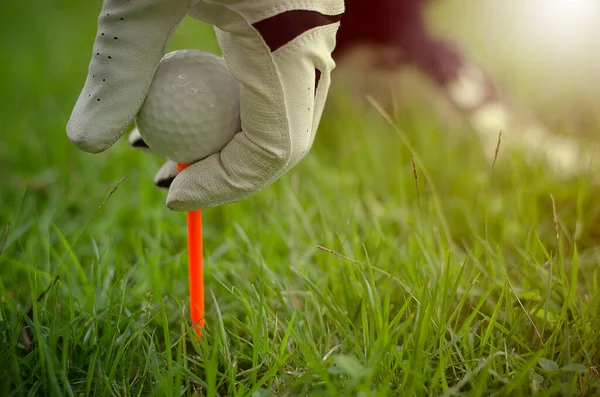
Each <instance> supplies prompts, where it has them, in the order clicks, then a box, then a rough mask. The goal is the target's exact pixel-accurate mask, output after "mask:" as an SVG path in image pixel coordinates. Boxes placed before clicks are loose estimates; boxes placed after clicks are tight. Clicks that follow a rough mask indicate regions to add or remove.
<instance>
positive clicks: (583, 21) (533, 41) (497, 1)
mask: <svg viewBox="0 0 600 397" xmlns="http://www.w3.org/2000/svg"><path fill="white" fill-rule="evenodd" d="M429 17H430V20H431V24H432V27H433V28H434V30H436V31H437V32H439V33H440V34H441V35H443V36H446V37H451V38H454V39H455V40H456V42H458V43H460V45H461V46H462V49H463V50H464V51H465V52H466V53H467V54H468V55H469V57H470V58H471V59H472V60H473V61H475V62H476V63H477V64H478V65H481V66H482V68H483V69H485V71H486V72H488V73H489V74H490V75H491V76H492V77H493V79H494V80H495V81H496V83H497V84H498V86H499V87H500V88H501V89H503V90H506V91H507V92H509V93H511V94H512V95H514V96H515V97H517V98H518V99H519V100H520V101H521V102H523V103H524V104H526V105H527V106H530V107H532V109H533V110H534V111H535V112H536V113H537V114H539V115H540V116H541V117H542V118H543V120H544V122H545V123H546V124H547V125H551V126H552V129H555V130H556V129H561V130H566V131H571V132H576V133H578V134H587V135H590V136H595V135H597V132H598V125H599V123H598V121H599V119H598V117H599V115H600V113H599V110H600V108H599V106H598V104H599V98H600V93H599V90H598V86H599V85H598V84H599V83H600V47H599V45H598V43H599V42H600V41H599V40H600V3H599V2H597V1H594V0H528V1H519V0H505V1H504V0H502V1H501V0H486V1H478V2H475V3H474V2H469V1H465V0H446V1H445V0H442V1H438V2H434V3H433V4H432V6H431V7H429Z"/></svg>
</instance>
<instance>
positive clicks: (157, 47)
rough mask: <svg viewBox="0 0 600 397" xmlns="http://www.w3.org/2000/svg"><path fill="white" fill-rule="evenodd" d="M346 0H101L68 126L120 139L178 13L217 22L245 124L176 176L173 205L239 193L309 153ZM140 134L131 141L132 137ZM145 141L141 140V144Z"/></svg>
mask: <svg viewBox="0 0 600 397" xmlns="http://www.w3.org/2000/svg"><path fill="white" fill-rule="evenodd" d="M343 11H344V3H343V0H104V4H103V8H102V11H101V14H100V17H99V20H98V33H97V35H96V41H95V44H94V50H93V55H92V60H91V63H90V67H89V74H88V77H87V80H86V83H85V86H84V88H83V90H82V92H81V94H80V96H79V99H78V101H77V104H76V105H75V108H74V110H73V113H72V115H71V119H70V120H69V123H68V125H67V134H68V136H69V138H70V139H71V140H72V141H73V143H74V144H75V145H76V146H77V147H79V148H80V149H82V150H85V151H88V152H92V153H98V152H102V151H104V150H106V149H107V148H109V147H110V146H111V145H112V144H113V143H115V142H116V141H117V140H118V139H119V137H120V136H121V135H122V134H123V132H124V131H125V130H126V129H127V127H128V126H129V124H130V122H131V121H132V120H133V118H134V117H135V115H136V114H137V112H138V110H139V108H140V107H141V105H142V103H143V101H144V98H145V96H146V93H147V91H148V87H149V85H150V83H151V81H152V77H153V75H154V72H155V71H156V69H157V67H158V64H159V62H160V60H161V58H162V56H163V55H164V53H165V51H166V49H167V46H168V43H169V41H170V38H171V36H172V34H173V33H174V31H175V30H176V28H177V27H178V25H179V24H180V22H181V21H182V19H183V18H184V17H185V16H186V15H190V16H192V17H194V18H197V19H199V20H201V21H203V22H206V23H209V24H211V25H213V26H214V27H215V32H216V34H217V39H218V41H219V45H220V47H221V50H222V52H223V57H224V59H225V61H226V63H227V66H228V67H229V70H230V72H231V73H232V75H233V76H234V77H235V78H236V79H237V80H238V81H239V82H240V83H241V86H242V88H241V98H240V99H241V124H242V131H240V132H239V133H238V134H237V135H236V136H235V137H234V139H233V140H232V141H231V142H230V143H229V144H228V145H227V146H226V147H225V148H224V149H223V150H222V151H221V152H220V153H216V154H214V155H212V156H209V157H207V158H206V159H204V160H202V161H200V162H197V163H195V164H193V165H191V166H190V167H188V168H187V169H186V170H184V171H183V172H181V173H180V174H178V175H176V173H175V165H174V164H173V163H171V162H167V164H166V165H165V166H164V167H163V168H162V169H161V171H160V172H159V175H158V176H157V180H158V181H160V182H161V183H162V184H163V185H164V184H166V183H168V182H170V179H172V183H171V184H170V188H169V193H168V197H167V206H168V207H169V208H171V209H173V210H181V211H190V210H196V209H202V208H207V207H215V206H218V205H222V204H226V203H231V202H235V201H239V200H242V199H244V198H247V197H249V196H251V195H252V194H254V193H256V192H258V191H259V190H261V189H262V188H264V187H266V186H267V185H269V184H271V183H272V182H274V181H275V180H277V179H278V178H279V177H280V176H282V175H283V174H284V173H285V172H287V171H288V170H289V169H290V168H292V167H293V166H294V165H295V164H297V163H298V162H299V161H300V160H301V159H302V157H303V156H304V155H305V154H306V153H307V152H308V151H309V149H310V147H311V145H312V143H313V140H314V136H315V132H316V129H317V126H318V124H319V120H320V118H321V114H322V111H323V107H324V105H325V100H326V97H327V93H328V90H329V85H330V74H331V71H332V70H333V68H334V67H335V63H334V61H333V59H332V57H331V53H332V51H333V50H334V47H335V37H336V32H337V30H338V27H339V20H340V18H341V14H342V13H343ZM136 138H137V136H136V135H135V134H134V135H132V137H131V141H133V142H136ZM136 143H137V145H138V146H139V145H143V143H142V142H136Z"/></svg>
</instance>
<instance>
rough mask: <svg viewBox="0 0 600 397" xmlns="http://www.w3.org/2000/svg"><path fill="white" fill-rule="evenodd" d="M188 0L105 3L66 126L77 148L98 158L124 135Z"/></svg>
mask: <svg viewBox="0 0 600 397" xmlns="http://www.w3.org/2000/svg"><path fill="white" fill-rule="evenodd" d="M190 1H191V0H136V1H124V0H104V3H103V7H102V11H101V14H100V17H99V19H98V32H97V34H96V41H95V43H94V49H93V54H92V59H91V62H90V65H89V71H88V76H87V79H86V82H85V85H84V87H83V90H82V91H81V93H80V95H79V99H78V100H77V103H76V105H75V108H74V109H73V113H72V114H71V118H70V120H69V122H68V124H67V135H68V136H69V139H71V141H72V142H73V143H74V144H75V145H76V146H77V147H79V148H80V149H82V150H85V151H87V152H92V153H98V152H101V151H103V150H106V149H107V148H109V147H110V146H111V145H112V144H113V143H115V142H116V141H117V140H118V139H119V137H120V136H121V135H122V134H123V132H124V131H125V129H126V128H127V127H128V126H129V124H130V122H131V121H132V120H133V118H134V117H135V115H136V113H137V112H138V110H139V108H140V107H141V105H142V103H143V101H144V98H145V96H146V93H147V91H148V87H149V85H150V82H151V81H152V76H153V75H154V73H155V71H156V69H157V67H158V64H159V62H160V60H161V58H162V56H163V55H164V52H165V50H166V48H167V45H168V43H169V40H170V38H171V35H172V34H173V32H174V31H175V29H176V28H177V26H178V25H179V23H180V22H181V20H182V19H183V18H184V17H185V15H186V14H187V12H188V10H189V6H190Z"/></svg>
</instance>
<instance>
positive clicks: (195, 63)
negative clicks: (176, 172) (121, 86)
mask: <svg viewBox="0 0 600 397" xmlns="http://www.w3.org/2000/svg"><path fill="white" fill-rule="evenodd" d="M135 121H136V124H137V127H138V129H139V132H140V135H141V136H142V138H143V139H144V141H145V142H146V144H147V145H148V146H149V147H150V149H151V150H152V152H154V153H156V154H159V155H161V156H164V157H166V158H168V159H170V160H172V161H175V162H177V163H181V164H190V163H194V162H196V161H199V160H202V159H204V158H206V157H208V156H210V155H211V154H214V153H218V152H220V151H221V150H222V149H223V148H224V147H225V146H226V145H227V144H228V143H229V142H230V141H231V140H232V139H233V137H234V136H235V134H237V133H238V132H239V131H240V130H241V127H240V86H239V83H238V82H237V81H236V80H235V79H234V78H233V76H232V75H231V73H229V70H228V68H227V65H226V64H225V61H224V60H223V59H222V58H221V57H218V56H217V55H214V54H212V53H209V52H206V51H200V50H181V51H174V52H171V53H169V54H167V55H165V56H164V57H163V59H162V60H161V62H160V64H159V66H158V69H157V71H156V73H155V75H154V78H153V80H152V83H151V85H150V88H149V90H148V93H147V95H146V98H145V100H144V103H143V104H142V106H141V108H140V110H139V112H138V114H137V116H136V120H135Z"/></svg>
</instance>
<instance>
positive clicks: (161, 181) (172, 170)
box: [154, 160, 179, 189]
mask: <svg viewBox="0 0 600 397" xmlns="http://www.w3.org/2000/svg"><path fill="white" fill-rule="evenodd" d="M178 173H179V171H178V170H177V163H175V162H174V161H171V160H167V162H166V163H165V164H163V166H162V167H160V170H158V172H157V173H156V176H155V177H154V184H155V185H156V186H158V187H160V188H163V189H168V188H169V187H171V183H172V182H173V180H174V179H175V177H176V176H177V174H178Z"/></svg>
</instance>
